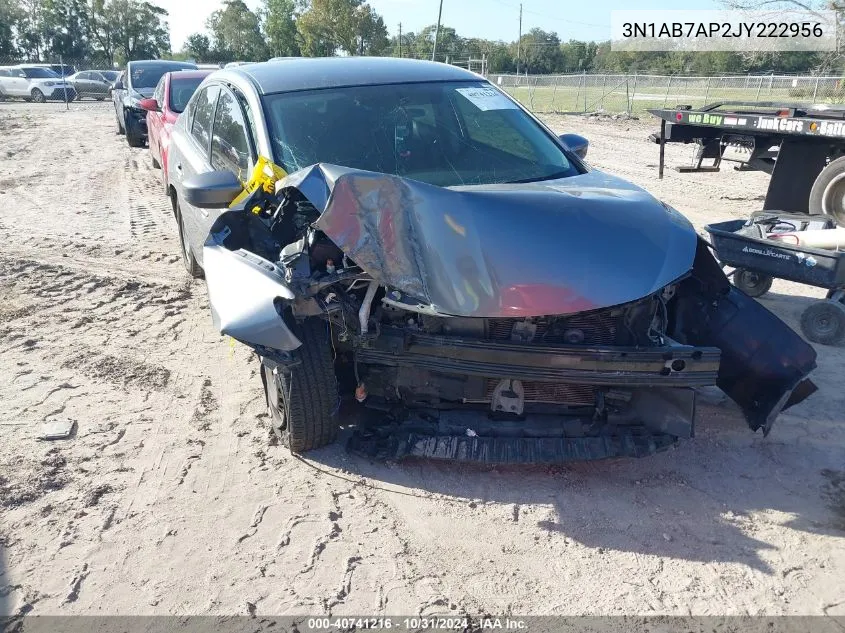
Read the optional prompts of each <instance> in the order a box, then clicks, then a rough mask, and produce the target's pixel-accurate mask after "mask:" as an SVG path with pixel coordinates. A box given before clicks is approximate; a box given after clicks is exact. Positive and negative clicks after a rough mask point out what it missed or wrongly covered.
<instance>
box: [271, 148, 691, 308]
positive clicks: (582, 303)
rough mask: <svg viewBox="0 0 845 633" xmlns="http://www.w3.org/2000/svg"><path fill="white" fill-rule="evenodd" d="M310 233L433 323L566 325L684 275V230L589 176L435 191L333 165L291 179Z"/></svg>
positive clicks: (687, 245) (659, 207)
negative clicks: (312, 211)
mask: <svg viewBox="0 0 845 633" xmlns="http://www.w3.org/2000/svg"><path fill="white" fill-rule="evenodd" d="M279 187H280V188H284V187H294V188H296V189H298V190H299V191H300V192H301V193H302V194H303V195H305V197H307V198H308V199H309V200H310V201H311V202H312V204H314V205H315V206H316V207H317V208H318V210H320V211H321V212H322V213H321V215H320V217H319V218H318V220H317V222H316V226H317V228H319V229H320V230H322V231H323V232H324V233H325V234H326V235H327V236H328V237H329V238H331V239H332V241H334V242H335V244H337V246H338V247H339V248H341V249H342V250H343V251H344V253H345V254H346V255H347V256H348V257H349V258H350V259H352V260H353V261H355V262H356V263H357V264H358V265H359V266H361V268H363V269H364V270H365V271H366V272H368V273H369V274H370V275H372V277H373V278H374V279H375V280H376V281H378V282H379V283H380V284H382V285H384V286H387V287H388V288H389V289H391V290H393V291H394V292H392V293H391V299H393V300H395V301H398V302H400V303H407V304H409V305H410V304H417V306H418V307H419V308H420V309H426V310H431V311H433V312H435V313H438V314H443V315H455V316H475V317H501V316H508V317H529V316H541V315H550V314H569V313H573V312H582V311H586V310H595V309H599V308H605V307H609V306H614V305H619V304H622V303H627V302H630V301H634V300H637V299H640V298H642V297H645V296H648V295H650V294H652V293H654V292H656V291H657V290H659V289H660V288H662V287H664V286H666V285H667V284H669V283H671V282H673V281H675V280H677V279H678V278H680V277H682V276H684V275H685V274H687V273H688V272H689V270H690V269H691V267H692V262H693V257H694V255H695V249H696V234H695V230H694V229H693V227H692V225H691V224H690V223H689V222H688V221H687V220H686V219H685V218H684V217H683V216H681V215H680V214H679V213H678V212H677V211H674V210H672V209H671V208H669V207H667V206H666V205H664V204H663V203H661V202H659V201H658V200H656V199H655V198H653V197H652V196H651V195H649V194H648V193H646V192H645V191H643V190H642V189H640V188H639V187H636V186H635V185H632V184H631V183H628V182H626V181H624V180H621V179H619V178H616V177H613V176H610V175H608V174H605V173H603V172H600V171H590V172H588V173H585V174H581V175H578V176H573V177H568V178H563V179H559V180H549V181H543V182H539V183H525V184H499V185H481V186H465V187H453V188H442V187H437V186H434V185H428V184H425V183H422V182H418V181H415V180H411V179H408V178H401V177H398V176H390V175H385V174H379V173H374V172H366V171H360V170H352V169H348V168H345V167H337V166H334V165H324V164H320V165H314V166H312V167H309V168H306V169H304V170H302V171H300V172H296V173H294V174H291V175H290V176H288V177H287V178H285V179H283V180H282V181H280V183H279Z"/></svg>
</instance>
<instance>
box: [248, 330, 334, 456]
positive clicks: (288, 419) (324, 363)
mask: <svg viewBox="0 0 845 633" xmlns="http://www.w3.org/2000/svg"><path fill="white" fill-rule="evenodd" d="M294 333H295V334H296V335H297V336H298V337H299V340H300V341H302V346H301V347H300V348H298V349H297V350H296V351H295V352H294V356H295V357H296V358H297V360H299V364H298V365H296V366H294V367H291V368H290V369H289V370H287V371H282V370H281V368H278V369H277V370H276V372H275V373H274V371H273V369H274V367H276V365H275V363H273V362H272V361H268V360H267V359H262V361H261V365H262V372H263V376H262V377H263V380H264V388H265V395H266V396H267V406H268V408H269V410H270V417H271V421H272V424H273V430H274V432H275V433H276V434H277V435H278V436H279V439H280V440H281V441H282V443H283V444H284V445H285V446H287V447H288V448H289V449H290V451H291V452H292V453H303V452H305V451H310V450H312V449H315V448H320V447H322V446H326V445H328V444H331V443H332V442H334V441H335V439H336V438H337V431H338V417H337V413H336V410H337V403H338V393H337V379H336V377H335V373H334V363H333V361H332V348H331V341H330V340H329V336H330V334H329V331H328V325H327V323H326V322H325V321H323V320H322V319H320V318H317V317H311V318H309V319H306V320H305V321H304V322H302V323H301V324H299V326H298V327H296V328H295V329H294Z"/></svg>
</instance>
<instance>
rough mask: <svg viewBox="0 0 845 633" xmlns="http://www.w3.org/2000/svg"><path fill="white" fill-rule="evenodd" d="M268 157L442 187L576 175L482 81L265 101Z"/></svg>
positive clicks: (294, 165)
mask: <svg viewBox="0 0 845 633" xmlns="http://www.w3.org/2000/svg"><path fill="white" fill-rule="evenodd" d="M265 103H266V110H267V115H268V118H269V122H268V127H269V129H270V134H271V138H272V143H273V152H274V158H275V160H276V162H277V163H279V164H280V165H282V166H283V167H284V168H285V169H286V170H287V171H288V172H292V171H296V170H298V169H301V168H303V167H307V166H308V165H312V164H314V163H333V164H336V165H343V166H346V167H352V168H355V169H365V170H369V171H376V172H382V173H387V174H396V175H399V176H406V177H409V178H414V179H416V180H421V181H423V182H427V183H430V184H434V185H439V186H441V187H447V186H454V185H476V184H491V183H503V182H529V181H537V180H547V179H550V178H562V177H565V176H573V175H575V174H578V173H580V172H579V170H578V168H576V167H575V166H574V165H573V164H572V163H571V162H570V161H569V160H568V159H567V156H566V154H565V153H564V152H563V150H561V149H560V147H559V146H558V145H557V143H556V142H555V141H554V139H553V138H551V137H550V136H549V135H548V133H546V132H545V131H544V130H543V129H542V128H541V127H540V126H539V125H538V124H537V123H536V122H535V121H534V120H533V119H531V117H529V116H528V115H527V114H526V113H525V112H523V111H522V110H521V109H520V108H519V107H518V106H517V105H516V104H515V103H514V102H513V101H511V100H510V99H509V98H508V97H506V96H504V95H503V94H502V93H501V92H499V91H498V90H497V89H496V88H493V87H492V86H491V85H490V84H488V83H486V82H448V83H446V82H437V83H420V84H406V85H385V86H353V87H348V88H336V89H335V88H333V89H323V90H310V91H304V92H293V93H280V94H275V95H268V96H267V97H265Z"/></svg>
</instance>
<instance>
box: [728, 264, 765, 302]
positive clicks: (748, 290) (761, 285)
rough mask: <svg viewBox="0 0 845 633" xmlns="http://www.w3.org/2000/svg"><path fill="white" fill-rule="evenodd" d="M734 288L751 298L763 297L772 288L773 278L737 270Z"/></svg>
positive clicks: (734, 277) (750, 271) (749, 271)
mask: <svg viewBox="0 0 845 633" xmlns="http://www.w3.org/2000/svg"><path fill="white" fill-rule="evenodd" d="M733 279H734V286H736V287H737V288H739V289H740V290H742V291H743V292H744V293H745V294H747V295H748V296H749V297H762V296H763V295H764V294H766V293H767V292H768V291H769V289H770V288H771V287H772V281H773V280H772V278H771V277H769V276H768V275H763V274H761V273H757V272H754V271H753V270H746V269H745V268H737V269H736V270H735V271H734V276H733Z"/></svg>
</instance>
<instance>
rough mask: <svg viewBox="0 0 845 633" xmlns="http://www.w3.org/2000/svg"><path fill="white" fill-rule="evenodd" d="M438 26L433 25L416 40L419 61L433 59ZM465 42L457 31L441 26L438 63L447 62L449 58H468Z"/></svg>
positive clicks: (438, 36)
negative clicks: (435, 33) (432, 54)
mask: <svg viewBox="0 0 845 633" xmlns="http://www.w3.org/2000/svg"><path fill="white" fill-rule="evenodd" d="M436 29H437V25H435V24H431V25H429V26H427V27H425V28H424V29H423V30H422V31H420V33H419V35H417V37H416V39H415V40H414V49H413V50H414V57H416V58H418V59H431V53H432V51H433V50H434V32H435V30H436ZM464 42H465V40H464V39H463V38H462V37H460V36H459V35H458V34H457V32H456V31H455V29H453V28H452V27H450V26H444V25H442V24H441V25H440V32H439V33H438V35H437V61H445V60H446V59H447V58H449V59H455V58H456V57H466V51H465V48H464Z"/></svg>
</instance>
